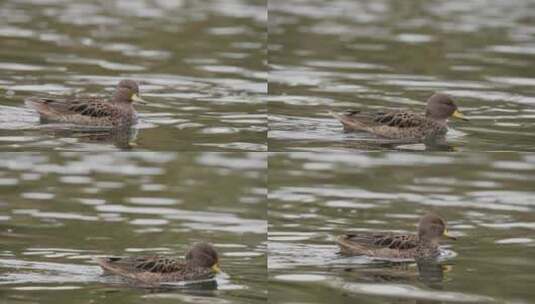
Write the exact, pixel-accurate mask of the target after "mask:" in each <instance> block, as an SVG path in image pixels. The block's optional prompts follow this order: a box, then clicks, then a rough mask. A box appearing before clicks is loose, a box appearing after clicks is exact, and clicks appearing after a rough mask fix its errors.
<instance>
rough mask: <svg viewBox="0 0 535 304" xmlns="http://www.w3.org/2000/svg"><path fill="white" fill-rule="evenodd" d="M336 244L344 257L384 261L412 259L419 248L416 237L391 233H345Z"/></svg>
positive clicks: (338, 238)
mask: <svg viewBox="0 0 535 304" xmlns="http://www.w3.org/2000/svg"><path fill="white" fill-rule="evenodd" d="M336 243H337V244H338V245H339V246H340V249H341V253H342V254H344V255H366V256H370V257H377V258H386V259H406V258H413V257H414V256H415V255H416V254H417V252H418V248H419V246H418V245H419V243H418V237H417V236H416V235H412V234H408V235H396V234H391V233H347V234H343V235H340V236H338V237H337V239H336Z"/></svg>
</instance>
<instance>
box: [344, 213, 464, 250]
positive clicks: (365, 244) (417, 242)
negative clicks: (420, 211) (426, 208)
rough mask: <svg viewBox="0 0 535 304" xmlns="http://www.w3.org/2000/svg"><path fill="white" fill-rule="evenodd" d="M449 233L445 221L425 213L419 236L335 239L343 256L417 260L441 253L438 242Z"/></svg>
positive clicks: (358, 235) (372, 235) (355, 235)
mask: <svg viewBox="0 0 535 304" xmlns="http://www.w3.org/2000/svg"><path fill="white" fill-rule="evenodd" d="M441 237H447V238H449V239H453V240H455V239H456V238H455V237H453V236H451V235H449V234H448V230H447V229H446V221H445V220H444V219H442V218H441V217H440V216H438V215H436V214H433V213H428V214H426V215H425V216H423V217H422V218H421V219H420V223H419V225H418V234H417V235H415V234H392V233H347V234H343V235H340V236H338V237H337V238H336V243H337V244H338V245H339V246H340V248H341V253H342V254H344V255H366V256H369V257H374V258H380V259H417V258H428V257H436V256H438V255H439V254H440V251H439V243H438V241H439V239H440V238H441Z"/></svg>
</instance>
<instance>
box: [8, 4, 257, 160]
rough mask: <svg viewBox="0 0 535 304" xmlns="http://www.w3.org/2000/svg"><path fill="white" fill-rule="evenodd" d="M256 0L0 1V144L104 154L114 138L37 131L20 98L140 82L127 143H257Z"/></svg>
mask: <svg viewBox="0 0 535 304" xmlns="http://www.w3.org/2000/svg"><path fill="white" fill-rule="evenodd" d="M266 18H267V12H266V9H265V1H263V0H260V1H255V0H247V1H243V0H225V1H212V0H206V1H198V0H194V1H191V0H177V1H144V0H138V1H70V0H54V1H19V0H13V1H11V0H8V1H2V2H0V45H1V46H2V47H1V48H0V71H1V72H0V145H1V149H2V150H26V151H27V150H49V149H61V150H64V149H69V150H92V151H93V150H97V149H98V150H102V149H105V150H114V149H117V148H124V146H125V144H124V140H123V139H122V138H116V137H113V136H107V137H102V136H101V137H99V138H95V136H93V137H91V136H88V135H87V134H65V132H63V133H59V132H54V131H50V130H43V129H41V128H39V123H38V118H37V116H36V114H35V113H34V112H33V111H30V110H29V109H26V108H24V106H23V99H24V98H26V97H28V96H49V95H61V96H64V95H70V94H111V92H112V91H113V88H114V87H115V86H116V85H117V83H118V81H119V80H120V79H122V78H131V79H135V80H137V81H139V82H140V90H141V95H142V97H143V98H144V99H146V100H147V101H149V104H148V105H147V106H139V107H138V111H139V113H140V120H141V121H140V123H139V125H138V126H137V131H138V132H137V135H135V136H131V137H134V138H133V139H131V141H134V142H135V143H136V144H137V146H136V149H138V150H173V151H176V150H180V151H183V150H188V151H189V150H209V151H221V150H234V151H236V150H246V151H264V150H266V149H267V146H266V131H267V119H266V115H267V113H266V105H265V100H263V99H264V98H263V97H264V96H265V93H266V90H267V84H266V77H267V76H266V70H265V48H266V44H265V43H266V34H265V27H266V26H265V24H266Z"/></svg>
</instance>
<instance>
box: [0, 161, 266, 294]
mask: <svg viewBox="0 0 535 304" xmlns="http://www.w3.org/2000/svg"><path fill="white" fill-rule="evenodd" d="M0 159H1V160H0V174H1V175H0V194H1V199H0V238H1V239H2V247H1V250H0V294H1V300H0V302H2V303H8V302H10V303H11V302H13V303H15V302H16V303H34V302H38V303H73V301H76V302H79V303H82V302H98V303H117V302H125V303H132V302H137V301H149V300H150V301H151V303H153V302H154V303H168V302H174V303H176V302H180V303H208V302H210V303H228V302H231V303H263V302H265V300H266V297H267V287H266V283H265V281H266V255H265V250H266V246H267V245H266V229H267V227H266V220H265V218H266V217H265V214H266V209H265V208H266V207H265V206H266V203H265V197H266V188H265V177H266V176H265V175H266V159H265V156H264V155H263V154H258V153H256V154H254V153H253V154H216V153H181V154H175V153H96V154H88V153H87V154H86V153H82V154H79V153H61V154H43V153H41V154H29V153H23V154H16V153H15V154H9V153H3V154H1V155H0ZM214 185H218V187H214ZM198 241H209V242H212V243H213V244H214V246H215V247H216V249H217V250H218V251H219V254H220V256H221V258H220V260H221V262H220V263H221V268H222V269H223V271H224V272H225V274H223V275H220V276H218V277H217V279H216V281H217V287H216V288H214V287H213V286H212V287H208V288H207V287H202V286H201V287H198V286H197V287H195V286H192V287H182V288H178V289H175V290H167V291H165V290H152V291H151V290H142V289H135V288H128V287H126V286H124V284H123V285H121V284H120V282H117V280H115V281H114V280H113V279H112V278H109V277H103V276H101V271H100V268H99V267H98V266H96V264H95V263H94V262H93V261H92V257H95V256H102V255H135V254H137V255H152V254H163V255H172V256H181V257H182V256H183V253H184V251H185V250H186V249H187V248H188V247H189V246H190V245H191V244H192V243H194V242H198Z"/></svg>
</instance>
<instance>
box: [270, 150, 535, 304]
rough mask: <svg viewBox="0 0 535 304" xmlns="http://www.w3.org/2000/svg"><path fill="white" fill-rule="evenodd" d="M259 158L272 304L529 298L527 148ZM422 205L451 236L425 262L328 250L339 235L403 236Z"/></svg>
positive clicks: (533, 162)
mask: <svg viewBox="0 0 535 304" xmlns="http://www.w3.org/2000/svg"><path fill="white" fill-rule="evenodd" d="M269 164H270V169H269V184H268V189H269V191H268V193H269V196H268V197H269V201H268V210H269V213H268V221H269V234H268V240H269V261H268V267H269V270H270V271H269V279H270V299H272V300H273V301H274V302H276V303H295V302H300V303H318V302H329V303H338V302H340V303H342V302H346V301H347V297H348V296H349V297H350V298H351V299H352V300H357V299H358V301H359V303H360V302H362V303H385V302H387V303H390V302H393V301H394V299H395V301H396V302H400V303H413V302H414V300H417V301H418V302H422V303H429V302H431V303H433V302H436V301H443V302H448V303H450V302H451V303H456V302H467V303H485V302H493V301H498V302H514V301H519V302H522V303H528V302H531V301H533V299H535V294H534V293H533V291H532V289H531V288H530V287H529V286H531V285H533V284H534V283H535V282H534V280H533V278H532V277H531V276H530V273H531V272H532V271H534V270H535V269H534V268H533V265H535V264H534V262H535V261H534V260H533V249H534V247H533V244H534V243H533V238H532V237H531V234H532V230H533V229H534V228H535V226H534V225H533V223H535V216H534V215H533V214H534V211H535V203H533V202H531V199H530V198H531V197H532V196H533V195H534V194H535V193H534V191H533V187H532V185H531V181H532V180H533V178H535V158H534V157H533V155H531V154H517V153H494V154H493V153H489V154H470V153H464V154H460V155H457V154H455V155H450V154H444V153H439V154H432V155H431V154H426V155H419V154H414V153H400V152H391V153H386V152H382V153H365V154H362V153H360V154H355V153H325V152H322V153H312V152H299V153H296V152H294V153H272V154H271V155H270V158H269ZM428 211H434V212H437V213H439V214H440V215H442V216H443V217H444V218H445V219H446V220H447V221H448V227H449V230H450V232H452V234H454V235H455V236H456V237H458V239H457V241H454V242H444V243H443V244H442V246H441V249H442V251H443V253H442V254H441V256H440V258H439V259H437V260H418V261H417V262H403V263H400V262H392V261H380V260H375V259H373V258H370V257H366V256H354V257H346V256H343V255H341V254H340V250H339V248H338V247H337V246H336V243H335V237H336V236H337V235H340V234H342V233H345V232H347V231H354V232H383V231H391V232H394V233H413V232H414V231H416V229H417V224H418V219H419V218H420V216H421V215H423V214H425V213H426V212H428ZM489 286H493V288H489Z"/></svg>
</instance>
